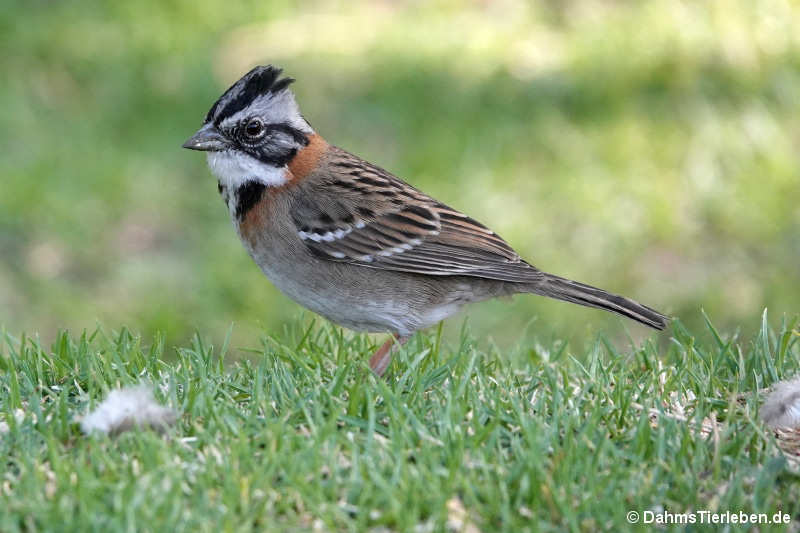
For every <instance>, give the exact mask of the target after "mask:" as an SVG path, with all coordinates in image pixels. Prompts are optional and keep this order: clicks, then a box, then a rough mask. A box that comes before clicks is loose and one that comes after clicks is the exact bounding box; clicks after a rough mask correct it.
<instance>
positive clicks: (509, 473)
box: [0, 314, 800, 533]
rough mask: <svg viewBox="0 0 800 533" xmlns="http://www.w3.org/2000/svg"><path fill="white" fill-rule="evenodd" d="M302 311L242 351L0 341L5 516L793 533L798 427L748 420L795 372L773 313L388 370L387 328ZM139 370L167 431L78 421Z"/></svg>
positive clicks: (53, 527) (198, 523)
mask: <svg viewBox="0 0 800 533" xmlns="http://www.w3.org/2000/svg"><path fill="white" fill-rule="evenodd" d="M295 324H296V325H295V326H293V327H290V328H287V329H286V331H284V332H282V333H281V334H280V335H275V336H264V337H263V339H262V344H261V346H260V347H258V348H256V349H253V350H252V351H249V352H248V353H247V357H245V358H242V357H240V356H241V353H239V352H238V351H237V350H233V349H232V348H231V347H230V346H225V345H223V346H222V347H214V346H210V345H208V344H206V343H205V342H203V341H202V340H200V338H195V340H194V341H193V342H192V343H191V344H189V345H185V346H180V347H177V348H175V349H173V348H167V347H165V346H164V343H163V340H161V339H159V338H156V339H155V340H152V341H145V340H143V339H141V338H140V337H138V336H136V335H134V334H133V333H131V332H130V331H128V330H126V329H122V330H121V331H118V332H114V333H106V332H103V331H100V330H98V331H95V332H93V333H91V334H90V333H84V334H82V335H80V336H71V335H69V334H67V333H62V334H61V335H59V336H58V338H57V340H56V341H55V343H54V344H53V346H52V347H50V348H47V347H43V346H40V345H39V344H38V343H37V341H36V340H34V339H30V338H22V339H20V338H15V337H13V336H12V335H10V334H5V338H4V345H3V348H2V352H1V353H2V357H1V358H0V368H1V369H2V373H1V374H0V397H2V398H3V401H2V404H1V405H0V418H2V420H3V422H2V424H1V425H0V427H2V439H0V453H2V455H3V456H4V457H5V458H6V459H5V460H4V461H2V462H0V479H2V488H1V489H0V509H2V512H0V530H2V531H4V532H9V533H10V532H16V531H175V532H179V531H274V530H294V531H296V530H310V529H313V530H316V531H329V530H333V531H347V530H350V531H365V530H366V531H375V532H379V531H381V532H385V531H444V530H448V531H469V532H475V531H495V530H499V531H528V530H532V531H537V530H540V531H565V530H570V531H596V530H609V531H621V530H628V529H631V528H632V527H633V529H636V528H637V527H640V526H631V525H630V524H629V523H628V521H627V513H628V512H629V511H638V512H639V513H644V512H645V511H652V512H654V513H657V512H660V511H662V510H665V511H670V512H673V513H685V512H692V511H696V510H709V511H714V512H717V511H718V512H725V511H731V512H732V513H738V512H739V511H743V512H746V513H767V514H768V515H769V516H772V515H773V514H774V513H776V512H783V513H788V514H789V515H790V516H791V519H792V524H793V525H792V526H791V527H792V529H787V526H785V525H784V526H776V527H775V528H776V529H777V530H792V531H794V530H796V528H797V523H798V521H799V520H800V503H798V502H800V483H798V462H797V454H798V453H800V450H799V449H798V448H797V440H795V442H794V444H792V443H791V442H788V444H787V441H779V440H776V438H775V435H774V434H773V432H772V431H770V430H768V429H767V428H766V427H765V426H764V425H763V424H762V423H761V422H760V421H759V418H758V411H759V405H760V402H761V401H762V399H763V393H764V392H765V389H766V388H767V387H769V386H770V385H772V384H773V383H774V382H775V381H776V380H779V379H784V378H787V377H790V376H793V375H795V374H796V373H797V372H798V370H800V336H798V331H797V330H796V329H795V330H794V331H793V328H795V327H796V325H797V324H796V321H795V322H786V321H777V322H775V324H773V326H774V328H770V327H769V325H768V320H767V317H766V314H765V315H764V317H763V322H762V323H761V324H760V330H759V332H758V333H757V335H756V336H755V337H754V338H752V339H741V338H738V337H737V335H736V334H725V333H722V332H717V331H716V330H715V329H714V328H713V327H712V326H711V325H710V323H709V324H707V326H706V328H705V329H704V330H702V331H698V332H689V331H687V330H686V329H685V327H684V326H683V325H682V324H680V322H675V323H674V324H673V326H672V329H671V331H669V332H667V333H665V334H664V336H665V337H669V342H667V343H665V344H663V345H662V346H661V347H659V343H657V342H655V339H651V340H649V341H647V342H645V343H643V344H642V345H641V346H629V347H627V348H625V349H618V348H616V347H614V345H612V344H611V343H610V342H608V341H607V340H606V339H604V338H603V337H602V336H598V338H597V340H596V341H595V342H594V343H591V344H590V346H589V347H588V348H587V349H586V350H585V351H584V352H581V353H573V352H572V351H571V350H570V349H569V348H568V347H567V346H566V345H565V343H563V342H560V341H553V342H546V343H539V342H536V341H535V340H533V341H531V342H526V343H524V344H523V345H520V346H519V347H517V348H516V349H513V350H509V351H506V352H503V353H500V352H499V350H497V349H489V350H483V349H479V348H478V347H477V346H476V343H475V341H474V339H473V337H472V333H470V331H469V328H466V327H465V328H464V329H463V330H462V332H461V334H460V336H459V341H458V342H456V343H451V342H449V341H447V340H444V339H443V338H442V336H441V330H440V331H439V332H438V333H436V332H434V333H432V334H429V335H418V336H416V337H415V338H414V339H413V340H412V341H411V342H410V343H409V344H408V345H407V346H406V347H405V348H404V349H403V350H402V351H401V352H400V353H399V355H398V356H397V358H396V359H395V361H394V362H393V365H392V366H391V367H390V370H389V373H388V377H387V379H386V380H385V381H384V380H381V379H376V378H375V377H374V376H373V375H372V374H371V373H370V371H369V369H368V368H367V367H366V365H365V360H366V358H367V356H368V354H369V353H370V351H371V350H372V349H374V348H375V346H376V342H377V339H372V338H370V337H368V336H362V335H356V336H354V335H351V334H348V333H345V332H343V331H342V330H340V329H337V328H333V327H331V326H328V325H324V324H323V325H315V324H311V325H309V326H301V325H300V324H301V323H300V322H296V323H295ZM237 353H238V355H237ZM142 381H144V382H147V383H151V384H153V385H154V388H155V390H156V396H157V397H158V399H159V400H160V401H162V402H164V403H166V404H168V405H170V406H172V407H174V408H177V409H178V410H179V412H180V413H181V415H180V418H179V420H178V422H177V424H176V426H175V427H173V428H170V429H169V430H168V431H167V432H166V434H164V435H159V434H158V433H155V432H152V431H132V432H128V433H124V434H122V435H120V436H117V437H113V438H112V437H106V436H97V435H93V436H89V437H87V436H84V435H82V434H81V433H80V430H79V429H78V419H79V418H80V416H81V415H82V414H84V413H86V412H87V410H88V409H89V408H90V407H91V406H92V405H95V404H96V403H97V402H98V401H99V400H100V399H102V398H103V397H104V396H105V395H106V394H107V393H108V391H109V390H111V389H113V388H116V387H119V386H125V385H129V384H134V383H139V382H142ZM784 436H786V435H784ZM795 438H796V436H795ZM780 445H783V446H784V448H785V449H786V451H787V453H789V454H795V455H794V458H793V459H791V458H790V460H787V458H786V456H784V454H783V452H782V451H781V448H780ZM792 446H794V448H792ZM642 516H644V515H642ZM731 527H732V529H733V530H736V529H738V526H735V525H734V526H731ZM761 528H762V529H761V530H762V531H763V530H765V529H772V526H761Z"/></svg>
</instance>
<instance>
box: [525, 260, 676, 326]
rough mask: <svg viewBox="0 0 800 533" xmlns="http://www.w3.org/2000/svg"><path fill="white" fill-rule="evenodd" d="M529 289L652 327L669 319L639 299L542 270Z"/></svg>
mask: <svg viewBox="0 0 800 533" xmlns="http://www.w3.org/2000/svg"><path fill="white" fill-rule="evenodd" d="M529 291H530V292H532V293H535V294H541V295H542V296H549V297H550V298H555V299H557V300H564V301H565V302H572V303H575V304H579V305H585V306H587V307H596V308H598V309H605V310H606V311H611V312H612V313H617V314H619V315H622V316H625V317H628V318H630V319H632V320H635V321H637V322H639V323H641V324H644V325H645V326H650V327H651V328H653V329H658V330H662V329H664V328H665V327H666V326H667V323H668V322H669V318H668V317H667V316H665V315H663V314H661V313H659V312H658V311H656V310H655V309H650V308H649V307H647V306H645V305H642V304H640V303H638V302H634V301H633V300H629V299H628V298H624V297H622V296H618V295H616V294H611V293H610V292H606V291H604V290H602V289H598V288H597V287H592V286H591V285H586V284H584V283H579V282H577V281H572V280H569V279H565V278H560V277H558V276H554V275H552V274H544V278H543V279H542V280H541V281H540V282H537V283H535V284H531V285H530V286H529Z"/></svg>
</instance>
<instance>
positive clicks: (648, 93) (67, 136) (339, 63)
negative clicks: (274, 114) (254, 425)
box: [0, 0, 800, 343]
mask: <svg viewBox="0 0 800 533" xmlns="http://www.w3.org/2000/svg"><path fill="white" fill-rule="evenodd" d="M798 23H800V6H798V5H797V4H795V3H789V2H782V1H772V0H763V1H754V0H741V1H738V2H737V1H710V2H697V3H694V2H669V1H655V2H642V3H640V2H622V1H620V2H612V1H565V2H545V3H539V2H536V3H534V2H530V3H527V2H521V1H511V0H501V1H492V2H489V1H484V2H455V1H441V2H430V3H425V2H412V1H408V2H389V1H384V2H344V1H342V2H303V3H297V4H294V3H291V2H255V1H253V2H241V3H240V2H226V3H218V2H200V1H197V0H193V1H188V0H183V1H171V2H170V1H164V0H142V1H137V2H92V1H88V0H87V1H71V2H47V1H44V0H32V1H25V2H22V1H11V2H6V5H5V7H4V9H3V10H2V12H0V46H1V47H2V50H4V53H3V54H2V55H0V67H1V68H2V72H3V73H4V78H5V79H4V82H3V83H2V84H0V98H2V102H3V105H2V106H0V146H2V156H0V183H1V185H0V187H1V188H0V324H3V325H5V326H6V327H8V328H10V329H12V330H14V331H21V330H24V331H28V332H41V333H42V334H43V335H44V336H46V337H47V336H51V335H52V334H53V333H54V331H55V329H56V328H58V327H71V328H83V327H89V328H91V327H92V325H93V324H94V322H95V321H96V320H100V321H102V322H103V323H106V324H116V323H120V322H124V323H126V324H130V325H131V326H132V327H134V328H135V329H140V330H142V332H143V333H144V335H145V336H149V335H150V334H151V333H152V332H153V331H155V330H160V331H163V332H165V333H166V334H167V338H168V342H171V343H177V342H180V341H181V340H183V339H185V338H186V337H188V336H189V335H190V334H191V332H192V331H193V330H194V329H195V328H197V329H200V330H201V331H203V332H204V333H207V334H208V335H210V336H212V337H214V338H215V339H220V338H221V337H222V336H223V335H224V332H225V330H226V329H227V328H228V326H229V325H230V323H231V322H235V323H236V324H237V325H236V328H235V336H234V340H236V341H239V342H245V343H250V342H251V341H252V339H253V335H254V334H255V333H256V332H257V331H258V329H259V328H260V327H263V328H266V329H269V330H272V329H275V328H276V327H277V326H278V325H279V324H281V323H282V322H285V321H286V320H287V319H288V318H290V317H292V316H296V315H297V313H298V309H299V308H298V307H297V306H296V305H294V304H291V303H289V301H288V300H287V299H286V298H285V297H283V296H282V295H281V294H280V293H279V292H278V291H277V290H276V289H275V288H274V287H272V286H271V285H270V284H269V283H267V282H266V281H265V280H264V279H263V277H262V275H261V273H260V271H259V270H258V268H257V267H256V266H255V265H254V264H253V263H252V261H251V260H250V259H249V258H248V257H247V255H246V253H245V251H244V249H243V248H242V247H241V246H240V244H239V243H238V241H237V239H236V237H235V235H234V232H233V230H232V228H231V224H230V222H229V221H228V219H227V212H226V210H225V209H224V208H223V206H222V204H221V202H220V200H219V198H218V197H217V193H216V185H215V183H214V180H213V178H212V177H211V175H210V173H209V172H208V170H207V168H206V165H205V158H203V157H201V156H200V155H198V154H196V153H191V152H188V151H186V150H181V149H180V145H181V143H182V142H183V140H185V138H186V137H188V136H189V135H190V134H191V133H192V132H193V131H194V130H195V129H196V127H197V126H198V125H199V123H200V121H201V118H202V117H203V116H204V114H205V112H206V111H207V109H208V107H209V106H210V105H211V103H212V102H213V101H214V100H215V99H216V98H217V96H218V95H219V94H220V92H221V91H222V90H223V89H225V88H226V87H227V86H228V84H229V83H231V82H232V81H233V80H235V79H236V78H238V77H239V76H240V75H241V74H242V73H243V72H245V71H246V69H248V68H249V67H250V66H252V65H253V64H257V63H274V64H277V65H279V66H282V67H284V68H285V70H286V72H287V73H288V74H289V75H291V76H293V77H295V78H297V80H298V81H297V83H296V84H295V85H294V89H295V92H296V93H297V96H298V99H299V102H300V104H301V107H302V109H303V112H304V114H305V116H306V117H308V118H309V120H310V121H311V123H312V124H313V125H314V126H315V128H317V130H318V131H319V132H320V133H322V135H323V136H325V137H327V138H328V139H329V140H330V141H331V142H333V143H335V144H338V145H339V146H342V147H344V148H346V149H349V150H351V151H353V152H355V153H356V154H359V155H361V156H362V157H365V158H366V159H369V160H371V161H373V162H375V163H377V164H379V165H381V166H383V167H385V168H387V169H390V170H391V171H393V172H395V173H396V174H397V175H399V176H400V177H402V178H404V179H406V180H408V181H410V182H411V183H412V184H414V185H416V186H419V187H421V188H423V189H424V190H426V191H427V192H429V193H431V194H433V195H434V196H436V197H438V198H440V199H441V200H443V201H445V202H447V203H449V204H451V205H453V206H454V207H457V208H460V209H463V210H465V211H466V212H468V213H470V214H472V215H473V216H475V217H476V218H477V219H479V220H482V221H484V222H485V223H487V224H489V225H491V226H492V227H493V228H494V229H495V230H496V231H498V233H500V234H501V235H503V236H504V237H505V238H506V239H507V240H508V241H509V242H510V243H511V244H512V245H513V246H514V247H515V248H517V249H518V250H519V251H520V253H521V254H522V255H523V256H524V257H526V258H527V259H528V260H530V261H531V262H532V263H533V264H535V265H537V266H539V267H540V268H542V269H545V270H548V271H551V272H555V273H558V274H560V275H564V276H567V277H571V278H574V279H578V280H581V281H585V282H588V283H592V284H594V285H597V286H600V287H604V288H607V289H609V290H613V291H615V292H619V293H622V294H625V295H628V296H630V297H634V298H637V299H639V300H641V301H643V302H644V303H646V304H648V305H651V306H653V307H656V308H659V309H661V310H664V311H666V312H669V313H671V314H673V315H677V316H680V317H681V319H682V320H683V321H684V322H686V323H688V324H690V325H697V324H699V323H700V320H701V318H700V313H699V309H700V308H701V307H702V308H705V309H706V310H707V311H708V313H709V314H710V316H712V317H713V318H714V320H715V321H716V322H717V323H718V324H720V325H723V326H728V327H731V326H733V325H735V324H738V323H741V322H742V321H743V320H745V319H746V318H752V317H754V316H757V314H758V313H760V310H761V309H762V308H764V307H769V308H770V312H771V313H772V315H773V316H779V315H780V314H782V313H788V314H790V315H794V314H796V313H797V312H798V310H800V306H799V303H798V302H800V268H798V260H799V259H800V189H799V188H798V184H799V183H800V172H799V171H800V161H799V160H798V153H800V152H799V151H798V143H800V113H798V106H797V102H798V98H799V97H800V32H798V31H797V28H798V27H800V26H798ZM469 315H470V317H471V318H470V320H471V322H472V323H473V325H474V326H475V329H476V330H477V331H480V332H483V333H484V334H485V335H487V336H488V335H491V336H492V337H494V338H495V339H496V340H497V341H498V342H500V343H502V342H503V340H504V339H511V340H516V339H519V337H520V335H521V331H523V329H524V328H525V326H526V325H529V324H530V322H531V320H532V318H535V317H539V318H537V321H536V322H535V323H534V324H533V327H532V328H531V330H534V331H538V332H540V334H541V333H542V332H547V333H546V335H553V336H557V337H562V336H567V337H572V338H583V339H584V340H585V339H586V338H588V337H591V336H593V335H594V334H596V332H597V331H599V330H600V329H605V330H606V331H608V332H609V333H610V334H611V335H613V336H616V335H622V334H625V330H626V328H627V327H628V324H627V323H624V324H623V321H621V320H620V319H617V318H615V317H613V316H610V315H607V314H605V313H601V312H599V311H593V310H584V309H579V308H577V307H574V306H569V305H566V304H562V303H557V302H550V301H545V300H544V299H541V298H535V297H519V298H516V299H515V301H514V302H513V303H509V302H491V303H486V304H482V305H479V306H473V307H472V308H471V309H470V311H469ZM453 322H455V323H456V325H455V326H454V325H451V326H450V327H451V328H454V327H458V325H457V323H458V320H455V321H453ZM749 322H753V321H752V320H749ZM630 329H631V334H633V335H641V334H645V332H644V331H640V330H639V328H638V327H636V326H632V327H631V328H630Z"/></svg>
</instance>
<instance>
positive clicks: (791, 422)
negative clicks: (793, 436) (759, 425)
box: [759, 377, 800, 429]
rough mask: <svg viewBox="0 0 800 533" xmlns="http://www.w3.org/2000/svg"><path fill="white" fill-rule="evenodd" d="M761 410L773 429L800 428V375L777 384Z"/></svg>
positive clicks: (764, 419)
mask: <svg viewBox="0 0 800 533" xmlns="http://www.w3.org/2000/svg"><path fill="white" fill-rule="evenodd" d="M759 412H760V414H761V419H762V420H763V421H764V422H765V423H766V424H767V425H768V426H769V427H771V428H773V429H778V428H783V429H795V428H800V377H796V378H794V379H791V380H788V381H781V382H780V383H778V384H776V385H775V387H773V389H772V391H771V392H770V393H769V394H768V395H767V398H766V399H765V400H764V404H763V405H762V406H761V410H760V411H759Z"/></svg>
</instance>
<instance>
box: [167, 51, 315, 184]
mask: <svg viewBox="0 0 800 533" xmlns="http://www.w3.org/2000/svg"><path fill="white" fill-rule="evenodd" d="M281 72H282V71H281V69H279V68H275V67H273V66H271V65H270V66H266V67H256V68H254V69H253V70H251V71H250V72H248V73H247V74H245V75H244V76H242V78H241V79H240V80H239V81H237V82H236V83H234V84H233V85H232V86H231V87H230V88H229V89H228V90H227V91H225V92H224V93H223V94H222V96H220V97H219V99H218V100H217V101H216V102H215V103H214V105H213V106H211V109H210V110H209V111H208V114H207V115H206V118H205V121H204V122H203V126H202V127H201V128H200V129H199V130H197V132H196V133H195V134H194V135H192V136H191V137H190V138H189V139H188V140H187V141H186V142H185V143H184V144H183V147H184V148H189V149H191V150H201V151H204V152H207V153H208V165H209V167H210V168H211V170H212V172H214V174H216V176H217V177H218V178H219V180H220V183H223V184H225V185H227V186H232V187H238V186H239V185H241V184H242V183H245V182H247V181H258V182H262V183H263V184H264V185H267V186H277V185H282V184H283V183H285V182H286V176H285V168H286V165H287V164H288V163H289V162H290V161H291V160H292V158H293V157H294V156H295V155H296V154H297V152H298V151H299V150H301V149H302V148H303V147H305V146H306V145H307V144H308V142H309V136H310V135H311V134H313V133H314V130H312V129H311V126H309V124H308V122H306V120H305V119H304V118H303V116H302V115H301V114H300V110H299V109H298V107H297V103H296V102H295V99H294V94H292V91H291V90H289V84H290V83H292V82H293V81H294V80H293V79H292V78H281V77H280V74H281Z"/></svg>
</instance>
